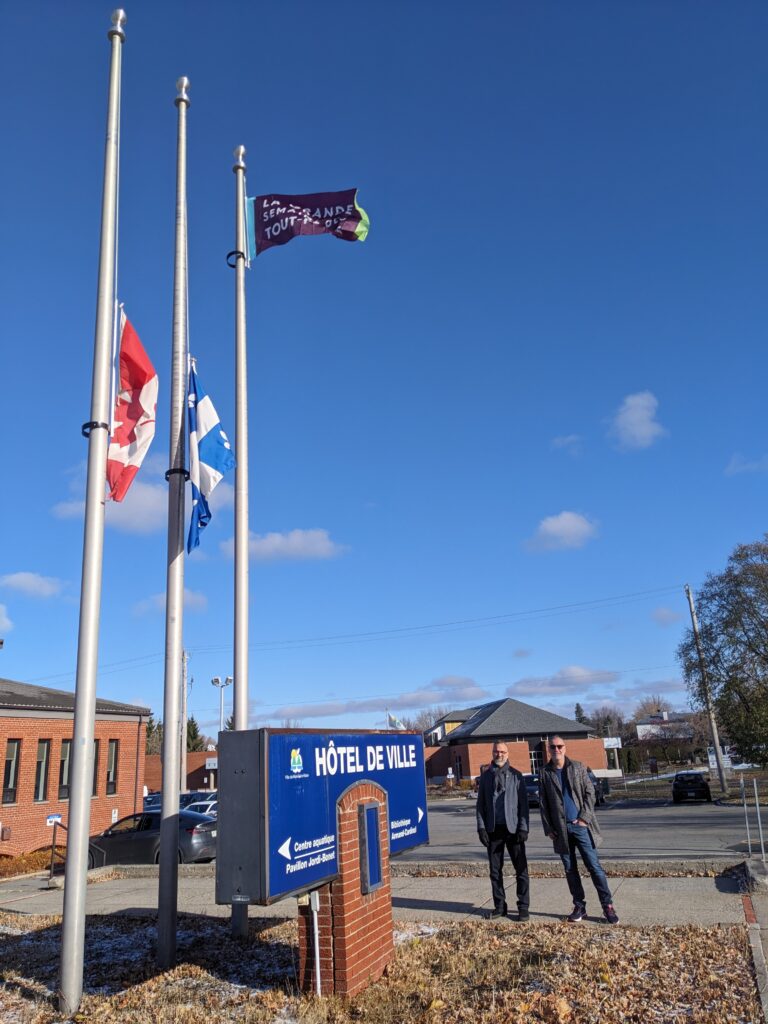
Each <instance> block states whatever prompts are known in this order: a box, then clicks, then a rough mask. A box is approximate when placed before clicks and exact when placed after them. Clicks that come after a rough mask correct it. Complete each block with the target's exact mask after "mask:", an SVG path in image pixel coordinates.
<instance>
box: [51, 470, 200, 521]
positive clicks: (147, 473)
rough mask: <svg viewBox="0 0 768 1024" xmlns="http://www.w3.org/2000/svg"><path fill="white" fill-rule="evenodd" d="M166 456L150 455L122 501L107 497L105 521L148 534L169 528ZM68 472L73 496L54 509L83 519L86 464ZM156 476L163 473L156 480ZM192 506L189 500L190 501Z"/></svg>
mask: <svg viewBox="0 0 768 1024" xmlns="http://www.w3.org/2000/svg"><path fill="white" fill-rule="evenodd" d="M166 461H167V460H165V459H163V458H162V456H160V455H152V456H148V457H147V458H146V459H145V460H144V463H143V465H142V467H141V470H140V471H139V472H140V475H139V476H137V477H136V478H135V479H134V481H133V483H132V484H131V486H130V488H129V489H128V493H127V494H126V496H125V499H124V500H123V501H120V502H117V501H107V502H106V503H105V508H104V522H105V525H106V526H110V527H112V528H113V529H115V530H120V531H121V532H123V533H134V534H148V533H155V532H157V531H159V530H163V529H166V528H167V523H168V485H167V483H165V481H164V480H162V473H163V472H164V470H163V469H162V467H163V466H164V465H165V463H166ZM67 475H68V476H69V484H68V488H69V492H70V494H71V495H73V497H71V498H69V499H68V500H66V501H60V502H57V504H55V505H54V506H53V507H52V509H51V513H52V515H53V516H55V517H56V519H83V517H84V516H85V500H84V498H83V497H81V495H83V494H84V492H85V484H86V468H85V465H84V464H80V465H78V466H75V467H73V468H72V469H71V470H70V471H69V472H68V474H67ZM157 477H161V479H160V480H157ZM187 506H188V507H189V502H188V503H187Z"/></svg>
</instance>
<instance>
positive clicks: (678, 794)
mask: <svg viewBox="0 0 768 1024" xmlns="http://www.w3.org/2000/svg"><path fill="white" fill-rule="evenodd" d="M682 800H707V801H708V802H709V803H712V792H711V790H710V788H709V782H707V780H706V779H705V778H704V776H703V775H702V773H701V772H677V774H676V775H675V777H674V779H672V803H674V804H679V803H680V802H681V801H682Z"/></svg>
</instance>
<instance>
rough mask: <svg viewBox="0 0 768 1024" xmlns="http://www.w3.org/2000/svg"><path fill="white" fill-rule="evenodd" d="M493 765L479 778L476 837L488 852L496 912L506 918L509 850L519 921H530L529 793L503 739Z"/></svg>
mask: <svg viewBox="0 0 768 1024" xmlns="http://www.w3.org/2000/svg"><path fill="white" fill-rule="evenodd" d="M492 756H493V764H492V765H491V766H490V768H487V769H486V770H485V771H484V772H483V774H482V775H481V776H480V784H479V786H478V790H477V808H476V810H477V834H478V836H479V837H480V842H481V843H482V844H483V846H485V847H486V849H487V850H488V865H489V868H490V874H491V892H492V893H493V910H492V911H491V913H490V917H504V916H505V915H506V913H507V897H506V894H505V892H504V878H503V874H502V867H503V864H504V850H505V848H506V850H507V853H508V854H509V859H510V860H511V861H512V866H513V868H514V869H515V876H516V878H517V920H518V921H527V920H528V904H529V883H528V861H527V859H526V856H525V841H526V839H527V838H528V793H527V791H526V788H525V783H524V781H523V776H522V773H521V772H519V771H518V770H517V769H516V768H513V767H512V765H511V764H510V763H509V760H508V757H509V751H508V750H507V744H506V743H505V742H504V740H495V741H494V744H493V754H492Z"/></svg>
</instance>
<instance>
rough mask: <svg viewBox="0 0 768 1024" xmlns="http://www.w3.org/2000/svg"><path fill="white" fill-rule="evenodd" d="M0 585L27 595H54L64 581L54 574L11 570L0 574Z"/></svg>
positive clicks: (58, 591) (61, 587)
mask: <svg viewBox="0 0 768 1024" xmlns="http://www.w3.org/2000/svg"><path fill="white" fill-rule="evenodd" d="M0 586H3V587H7V588H8V589H9V590H17V591H18V592H19V593H20V594H26V595H27V596H28V597H56V596H57V594H60V593H61V592H62V590H63V589H64V581H63V580H58V579H56V577H55V576H40V575H39V574H38V573H36V572H12V573H9V574H8V575H7V576H0Z"/></svg>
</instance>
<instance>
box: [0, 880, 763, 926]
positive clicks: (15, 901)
mask: <svg viewBox="0 0 768 1024" xmlns="http://www.w3.org/2000/svg"><path fill="white" fill-rule="evenodd" d="M127 871H128V872H130V874H131V876H132V877H122V878H113V879H109V880H106V879H105V880H104V881H99V880H98V879H94V880H93V881H91V882H90V884H89V885H88V887H87V890H86V913H87V914H121V913H123V914H125V913H128V914H152V913H154V912H155V911H156V908H157V887H158V883H157V869H156V868H133V869H127ZM93 874H95V873H93ZM506 877H507V880H508V881H507V897H508V902H509V905H510V909H514V907H515V898H514V875H512V878H511V881H510V880H509V875H507V876H506ZM584 881H585V891H586V893H587V910H588V913H589V914H590V918H591V919H593V920H601V921H602V915H601V911H600V905H599V902H598V900H597V896H596V894H595V892H594V889H593V888H592V885H591V882H590V880H589V878H585V880H584ZM609 882H610V885H611V888H612V891H613V894H614V901H615V904H616V909H617V911H618V913H619V916H620V918H621V921H622V923H623V924H628V925H632V924H634V925H679V924H700V925H705V926H709V925H716V924H738V923H744V921H745V911H744V902H743V895H744V894H743V892H742V891H741V889H742V888H743V886H742V884H741V881H740V879H739V878H738V877H731V876H726V877H717V878H695V877H694V878H622V877H618V878H610V879H609ZM178 893H179V896H178V909H179V913H187V914H201V915H205V916H212V917H222V916H229V914H230V908H229V907H228V906H217V904H216V902H215V879H214V876H213V871H212V868H211V866H209V865H200V866H199V867H198V866H190V867H182V868H181V869H180V871H179V887H178ZM392 897H393V906H394V916H395V919H396V920H402V921H436V922H437V921H446V920H461V919H477V918H482V917H485V916H486V915H487V913H488V911H489V910H490V908H491V906H492V902H491V889H490V882H489V880H488V878H487V877H480V876H477V875H475V876H471V877H465V876H455V877H438V878H434V877H415V876H413V875H402V874H399V873H398V874H393V878H392ZM761 898H762V897H761ZM765 901H766V905H765V911H766V924H767V925H768V891H767V892H766V896H765ZM571 906H572V904H571V900H570V896H569V894H568V887H567V886H566V883H565V878H564V877H562V876H558V877H553V878H532V879H531V920H532V921H533V922H536V921H541V922H547V921H554V920H561V919H562V918H563V917H564V916H565V915H566V914H568V913H569V912H570V909H571ZM62 907H63V891H62V890H61V889H60V888H48V882H47V877H45V876H39V875H38V876H33V877H26V878H20V879H15V880H10V881H7V882H3V883H0V910H8V911H13V912H15V913H22V914H46V915H50V914H61V912H62ZM249 913H250V916H251V917H269V918H293V917H296V900H295V899H293V898H288V899H285V900H281V901H280V902H279V903H274V904H272V906H269V907H251V908H250V912H249ZM510 923H511V922H510Z"/></svg>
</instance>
